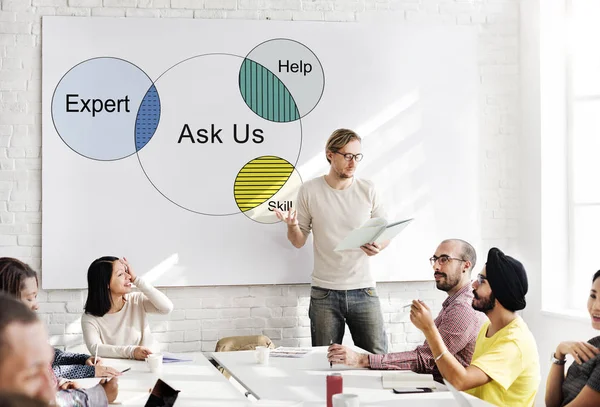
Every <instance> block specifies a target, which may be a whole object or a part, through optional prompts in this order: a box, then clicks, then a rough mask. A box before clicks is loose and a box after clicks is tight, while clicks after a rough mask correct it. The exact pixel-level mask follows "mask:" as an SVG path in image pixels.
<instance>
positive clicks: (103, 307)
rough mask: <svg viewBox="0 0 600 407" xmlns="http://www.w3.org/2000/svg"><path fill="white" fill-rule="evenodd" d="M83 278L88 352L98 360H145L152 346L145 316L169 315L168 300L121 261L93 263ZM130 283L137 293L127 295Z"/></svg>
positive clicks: (104, 259) (83, 321)
mask: <svg viewBox="0 0 600 407" xmlns="http://www.w3.org/2000/svg"><path fill="white" fill-rule="evenodd" d="M87 278H88V297H87V301H86V303H85V313H84V314H83V316H82V318H81V327H82V329H83V338H84V340H85V344H86V345H87V347H88V349H89V351H90V352H91V353H92V354H95V353H96V352H97V353H98V356H102V357H110V358H129V359H138V360H143V359H145V358H146V357H147V356H148V355H149V354H151V353H152V351H153V347H154V345H155V344H154V339H153V338H152V333H151V332H150V326H149V325H148V319H147V315H146V314H168V313H170V312H171V311H172V310H173V303H172V302H171V300H169V298H167V296H166V295H164V294H163V293H161V292H160V291H159V290H157V289H156V288H154V287H152V285H150V284H149V283H147V282H146V281H144V279H142V278H141V277H139V276H137V275H136V274H135V272H134V271H133V269H132V268H131V266H130V265H129V263H128V262H127V260H126V259H125V258H123V259H119V258H118V257H112V256H105V257H101V258H99V259H96V260H94V261H93V262H92V264H91V265H90V267H89V269H88V275H87ZM132 283H133V284H135V286H136V287H137V288H138V289H139V290H140V292H135V293H132V292H131V284H132Z"/></svg>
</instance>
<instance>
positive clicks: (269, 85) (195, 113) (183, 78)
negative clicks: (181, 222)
mask: <svg viewBox="0 0 600 407" xmlns="http://www.w3.org/2000/svg"><path fill="white" fill-rule="evenodd" d="M324 87H325V75H324V71H323V67H322V65H321V63H320V61H319V59H318V58H317V56H316V55H315V54H314V53H313V52H312V51H311V50H310V49H309V48H308V47H307V46H305V45H304V44H302V43H300V42H297V41H294V40H291V39H283V38H279V39H272V40H268V41H265V42H263V43H261V44H259V45H258V46H256V47H255V48H254V49H252V50H251V51H250V52H249V53H248V54H247V55H246V56H239V55H234V54H230V53H207V54H203V55H197V56H193V57H191V58H188V59H186V60H183V61H181V62H178V63H177V64H175V65H173V66H171V67H170V68H169V69H167V70H166V71H165V72H164V73H162V74H161V75H159V76H158V77H157V78H156V79H154V80H153V79H152V78H150V77H149V76H148V75H147V74H146V73H145V72H144V71H143V70H142V69H141V68H140V67H138V66H136V65H135V64H133V63H132V62H130V61H127V60H124V59H121V58H114V57H98V58H92V59H88V60H86V61H83V62H81V63H79V64H77V65H76V66H74V67H72V68H71V69H70V70H69V71H68V72H66V73H65V75H64V76H63V77H62V78H61V80H60V81H59V82H58V84H57V86H56V88H55V91H54V95H53V98H52V119H53V122H54V126H55V128H56V131H57V133H58V135H59V136H60V138H61V139H62V140H63V142H64V143H65V144H66V145H67V146H68V147H69V148H70V149H71V150H73V151H74V152H75V153H77V154H79V155H81V156H83V157H85V158H88V159H91V160H97V161H105V162H107V163H105V164H104V165H110V162H111V161H115V160H122V159H135V157H137V159H138V161H139V165H140V167H141V169H142V170H143V172H144V174H145V175H146V177H147V178H148V181H149V182H150V183H151V184H152V185H153V186H154V188H156V190H157V191H158V192H159V193H160V194H162V196H164V197H165V198H166V199H168V200H169V201H171V202H172V203H173V204H175V205H177V206H179V207H181V208H183V209H185V210H188V211H191V212H194V213H198V214H202V215H211V216H227V215H234V214H239V213H240V212H242V213H244V214H245V215H246V216H248V217H249V218H250V219H253V220H255V221H258V222H262V223H274V222H277V218H276V217H275V215H274V213H273V209H274V208H276V207H278V208H280V209H283V210H288V209H290V203H291V202H293V201H294V200H295V197H296V192H297V190H298V188H299V187H300V185H301V184H302V180H301V178H300V175H299V174H298V171H297V170H296V164H297V162H298V158H299V155H300V151H301V147H302V118H303V117H305V116H306V115H307V114H309V113H310V112H311V111H312V110H313V109H314V108H315V107H316V106H317V104H318V103H319V100H320V99H321V96H322V94H323V90H324ZM133 156H135V157H133Z"/></svg>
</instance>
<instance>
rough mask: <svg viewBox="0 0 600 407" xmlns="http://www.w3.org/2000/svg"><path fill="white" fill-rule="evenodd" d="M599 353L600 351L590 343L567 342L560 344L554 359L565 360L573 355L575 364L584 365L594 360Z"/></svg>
mask: <svg viewBox="0 0 600 407" xmlns="http://www.w3.org/2000/svg"><path fill="white" fill-rule="evenodd" d="M599 353H600V349H598V348H597V347H595V346H594V345H592V344H590V343H588V342H573V341H566V342H561V343H559V344H558V346H557V347H556V352H555V354H554V357H555V358H557V359H564V358H565V356H567V355H571V356H573V359H575V362H577V363H578V364H582V363H585V362H587V361H588V360H590V359H592V358H594V357H595V356H596V355H597V354H599Z"/></svg>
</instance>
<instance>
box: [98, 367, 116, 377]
mask: <svg viewBox="0 0 600 407" xmlns="http://www.w3.org/2000/svg"><path fill="white" fill-rule="evenodd" d="M115 376H121V372H120V371H118V370H117V369H115V368H112V367H110V366H102V365H98V366H96V377H115Z"/></svg>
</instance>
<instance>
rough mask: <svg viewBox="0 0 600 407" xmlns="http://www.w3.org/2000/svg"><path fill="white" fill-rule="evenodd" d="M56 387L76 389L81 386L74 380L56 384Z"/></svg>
mask: <svg viewBox="0 0 600 407" xmlns="http://www.w3.org/2000/svg"><path fill="white" fill-rule="evenodd" d="M58 389H59V390H77V389H81V386H80V385H78V384H77V383H75V382H71V381H66V382H64V383H63V384H61V385H60V386H58Z"/></svg>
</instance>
